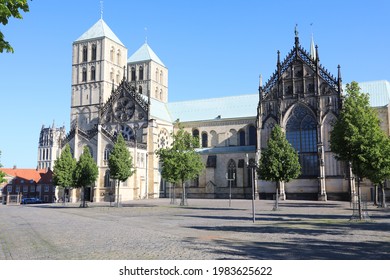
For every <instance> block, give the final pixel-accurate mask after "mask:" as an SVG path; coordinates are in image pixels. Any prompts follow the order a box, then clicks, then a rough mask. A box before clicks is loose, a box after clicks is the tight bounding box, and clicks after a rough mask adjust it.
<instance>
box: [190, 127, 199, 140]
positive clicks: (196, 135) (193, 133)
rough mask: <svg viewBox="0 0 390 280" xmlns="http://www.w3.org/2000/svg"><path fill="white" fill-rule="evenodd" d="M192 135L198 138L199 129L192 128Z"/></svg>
mask: <svg viewBox="0 0 390 280" xmlns="http://www.w3.org/2000/svg"><path fill="white" fill-rule="evenodd" d="M192 136H193V137H198V138H199V130H197V129H194V130H193V131H192Z"/></svg>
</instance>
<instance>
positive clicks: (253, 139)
mask: <svg viewBox="0 0 390 280" xmlns="http://www.w3.org/2000/svg"><path fill="white" fill-rule="evenodd" d="M248 132H249V133H248V134H249V143H248V144H249V146H254V145H256V127H255V126H254V125H251V126H249V131H248Z"/></svg>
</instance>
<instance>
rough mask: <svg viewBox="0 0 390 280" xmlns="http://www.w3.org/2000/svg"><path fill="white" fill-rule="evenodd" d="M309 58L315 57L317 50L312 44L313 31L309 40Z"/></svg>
mask: <svg viewBox="0 0 390 280" xmlns="http://www.w3.org/2000/svg"><path fill="white" fill-rule="evenodd" d="M310 58H311V59H313V60H316V59H317V51H316V47H315V45H314V38H313V33H312V34H311V42H310Z"/></svg>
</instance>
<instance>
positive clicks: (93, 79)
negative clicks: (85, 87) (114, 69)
mask: <svg viewBox="0 0 390 280" xmlns="http://www.w3.org/2000/svg"><path fill="white" fill-rule="evenodd" d="M95 79H96V70H95V66H92V67H91V81H95Z"/></svg>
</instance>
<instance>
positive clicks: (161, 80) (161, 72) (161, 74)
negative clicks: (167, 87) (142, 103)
mask: <svg viewBox="0 0 390 280" xmlns="http://www.w3.org/2000/svg"><path fill="white" fill-rule="evenodd" d="M163 77H164V76H163V71H162V70H161V71H160V84H162V83H163Z"/></svg>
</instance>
